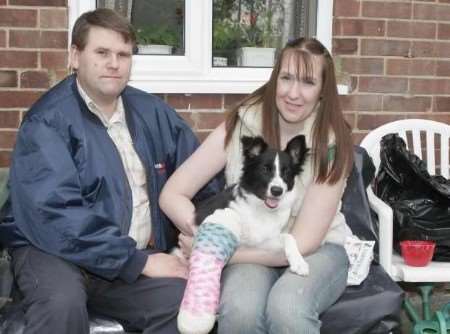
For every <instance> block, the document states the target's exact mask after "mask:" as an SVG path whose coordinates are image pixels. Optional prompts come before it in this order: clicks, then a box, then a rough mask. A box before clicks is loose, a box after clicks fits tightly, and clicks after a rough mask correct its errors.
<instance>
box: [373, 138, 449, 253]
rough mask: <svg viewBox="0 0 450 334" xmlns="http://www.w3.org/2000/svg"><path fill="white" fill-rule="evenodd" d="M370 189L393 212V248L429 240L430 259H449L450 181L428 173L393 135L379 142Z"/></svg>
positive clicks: (419, 161) (418, 159)
mask: <svg viewBox="0 0 450 334" xmlns="http://www.w3.org/2000/svg"><path fill="white" fill-rule="evenodd" d="M374 192H375V194H376V195H377V196H378V197H380V198H381V199H382V200H383V201H385V202H386V203H388V204H389V205H390V206H391V208H392V210H393V213H394V248H395V249H396V251H397V252H399V250H400V241H402V240H433V241H435V242H436V249H435V253H434V256H433V260H434V261H450V181H449V180H447V179H445V178H444V177H442V176H440V175H436V176H432V175H430V174H429V173H428V171H427V168H426V163H425V162H424V161H422V160H421V159H420V158H418V157H417V156H416V155H415V154H413V153H411V152H409V151H408V150H407V149H406V144H405V142H404V140H403V139H402V138H400V137H399V136H398V135H397V134H388V135H385V136H384V137H383V138H382V139H381V142H380V168H379V171H378V174H377V176H376V178H375V183H374Z"/></svg>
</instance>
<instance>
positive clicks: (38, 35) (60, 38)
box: [9, 30, 67, 49]
mask: <svg viewBox="0 0 450 334" xmlns="http://www.w3.org/2000/svg"><path fill="white" fill-rule="evenodd" d="M9 44H10V46H11V47H18V48H44V49H45V48H50V49H65V48H66V47H67V32H66V31H35V30H11V31H10V36H9Z"/></svg>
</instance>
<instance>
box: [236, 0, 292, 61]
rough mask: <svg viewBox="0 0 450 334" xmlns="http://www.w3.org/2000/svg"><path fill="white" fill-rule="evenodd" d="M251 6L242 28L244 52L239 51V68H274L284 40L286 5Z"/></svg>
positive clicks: (261, 2) (263, 3)
mask: <svg viewBox="0 0 450 334" xmlns="http://www.w3.org/2000/svg"><path fill="white" fill-rule="evenodd" d="M244 2H245V1H244ZM247 6H248V7H246V8H248V10H247V11H245V12H244V15H243V16H242V17H241V22H240V24H239V26H240V28H241V43H240V44H241V48H239V49H238V51H237V59H238V66H252V67H272V66H273V64H274V60H275V51H276V48H277V47H278V46H279V45H278V44H279V42H280V39H281V38H280V37H281V21H282V20H283V5H282V3H281V2H280V0H273V1H271V2H269V3H266V1H264V0H254V1H252V2H251V3H249V4H247Z"/></svg>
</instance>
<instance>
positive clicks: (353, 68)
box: [341, 57, 384, 74]
mask: <svg viewBox="0 0 450 334" xmlns="http://www.w3.org/2000/svg"><path fill="white" fill-rule="evenodd" d="M341 64H342V71H344V72H348V73H350V74H383V71H384V61H383V59H382V58H344V57H342V60H341Z"/></svg>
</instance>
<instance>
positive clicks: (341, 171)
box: [225, 38, 353, 184]
mask: <svg viewBox="0 0 450 334" xmlns="http://www.w3.org/2000/svg"><path fill="white" fill-rule="evenodd" d="M291 56H293V57H295V59H296V60H297V61H298V69H297V73H298V74H299V75H300V73H303V75H306V76H311V75H312V73H313V72H312V68H313V64H312V62H313V61H312V56H320V57H323V68H322V91H321V94H320V95H321V99H320V104H319V106H318V110H317V111H316V112H317V116H316V120H315V123H314V126H313V133H312V138H313V140H312V152H313V156H314V160H313V166H314V173H315V178H316V181H317V182H319V183H324V182H326V183H328V184H334V183H336V182H337V181H338V180H339V179H340V178H342V176H347V175H348V174H349V173H350V170H351V168H352V165H353V142H352V137H351V128H350V126H349V125H348V124H347V122H346V121H345V118H344V115H343V113H342V110H341V106H340V103H339V96H338V92H337V86H336V76H335V69H334V63H333V59H332V57H331V55H330V53H329V52H328V50H327V49H326V48H325V47H324V46H323V45H322V43H320V42H319V41H318V40H317V39H315V38H298V39H296V40H293V41H290V42H288V43H287V44H286V46H285V47H284V48H283V50H282V51H281V53H280V56H279V57H278V59H277V62H276V63H275V65H274V67H273V71H272V74H271V76H270V79H269V81H267V82H266V83H265V84H264V85H263V86H261V87H260V88H258V89H257V90H255V91H254V92H253V93H251V94H250V95H249V96H248V97H246V98H245V99H243V100H242V101H240V102H239V103H238V104H237V105H235V106H234V107H233V108H232V109H231V110H230V111H229V113H228V114H227V118H226V137H225V145H228V144H229V142H230V140H231V137H232V134H233V131H234V129H235V127H236V124H237V121H238V118H239V114H238V113H239V109H240V108H241V107H246V106H247V107H248V106H252V105H255V104H261V108H262V123H263V124H262V135H263V137H264V139H265V140H266V142H267V143H268V144H269V145H270V146H272V147H275V148H280V125H279V111H278V109H277V106H276V100H275V99H276V89H277V80H278V75H279V73H280V69H281V63H282V60H283V58H284V57H291ZM333 134H334V137H335V143H336V146H335V148H334V152H332V154H331V156H332V158H333V160H332V162H331V163H330V161H329V157H330V152H329V147H328V143H329V139H330V136H332V135H333Z"/></svg>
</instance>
